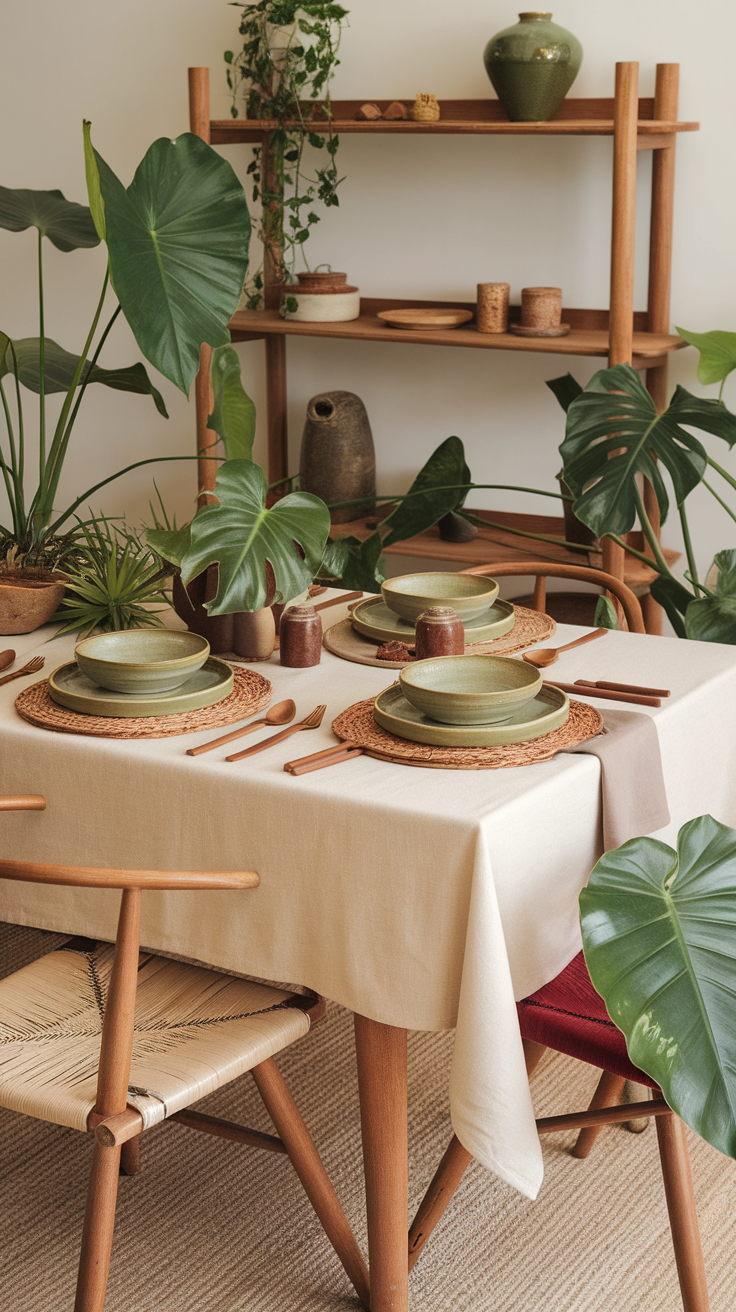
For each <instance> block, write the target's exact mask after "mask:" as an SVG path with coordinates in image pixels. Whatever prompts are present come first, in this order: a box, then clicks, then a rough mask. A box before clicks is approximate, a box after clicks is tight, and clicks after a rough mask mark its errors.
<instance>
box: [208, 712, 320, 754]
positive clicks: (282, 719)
mask: <svg viewBox="0 0 736 1312" xmlns="http://www.w3.org/2000/svg"><path fill="white" fill-rule="evenodd" d="M295 715H296V703H295V702H292V701H285V702H277V703H276V705H275V706H271V707H270V709H269V710H268V711H267V712H266V714H265V715H264V717H263V719H262V720H254V721H253V723H252V724H246V726H245V728H244V729H234V730H233V732H232V733H226V734H225V735H224V736H223V737H222V738H213V739H212V740H211V742H208V743H202V746H201V747H188V748H187V756H199V755H200V754H201V753H202V752H209V751H211V750H212V748H213V747H224V746H225V743H232V742H234V741H235V739H236V738H242V737H244V735H245V734H246V733H250V731H251V729H258V728H259V727H260V726H261V725H262V724H288V723H289V721H290V720H293V719H294V716H295Z"/></svg>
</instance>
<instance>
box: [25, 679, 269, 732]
mask: <svg viewBox="0 0 736 1312" xmlns="http://www.w3.org/2000/svg"><path fill="white" fill-rule="evenodd" d="M233 676H234V682H233V690H232V692H231V693H228V695H227V697H224V698H223V700H222V701H221V702H216V703H215V705H214V706H204V707H203V708H202V710H200V711H178V712H177V713H176V714H175V715H145V716H131V717H129V718H125V719H120V718H117V717H113V716H107V715H81V714H80V713H79V711H69V710H67V709H66V707H64V706H57V704H56V702H53V701H52V700H51V698H50V697H49V683H48V679H41V680H40V682H39V683H34V684H32V685H31V687H30V688H24V689H23V692H21V693H19V694H18V696H17V697H16V699H15V709H16V711H17V712H18V714H19V715H21V716H22V717H23V719H24V720H28V722H29V724H35V725H37V726H38V728H40V729H51V730H53V732H54V733H79V734H87V735H88V736H91V737H94V738H172V737H174V736H175V735H176V734H182V733H197V731H198V730H200V729H220V728H222V727H223V726H224V725H226V724H232V723H233V722H234V721H235V720H246V719H247V718H248V716H249V715H254V714H255V712H256V711H260V710H262V709H263V707H264V706H268V703H269V702H270V700H271V684H270V682H269V680H268V679H264V677H263V675H262V674H257V673H256V671H255V670H247V669H242V668H240V667H236V668H235V669H234V670H233Z"/></svg>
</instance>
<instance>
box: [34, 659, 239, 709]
mask: <svg viewBox="0 0 736 1312" xmlns="http://www.w3.org/2000/svg"><path fill="white" fill-rule="evenodd" d="M232 689H233V671H232V666H231V665H228V664H227V663H226V662H225V661H221V660H218V658H217V657H216V656H209V657H208V658H207V660H206V662H205V664H204V665H203V666H202V668H201V670H197V673H196V674H193V675H192V677H191V679H188V680H187V682H186V683H185V684H184V685H183V686H182V687H180V688H177V689H176V690H175V691H174V692H160V693H146V694H144V695H141V694H139V693H130V692H110V691H109V690H108V689H107V688H98V686H97V684H96V683H93V682H92V680H91V679H88V678H87V676H86V674H82V671H81V670H80V668H79V666H78V665H77V664H76V662H75V661H72V662H71V663H70V664H69V665H60V666H59V668H58V670H54V672H53V674H51V675H50V676H49V696H50V697H51V700H52V701H55V702H57V703H58V705H59V706H66V707H68V709H69V710H71V711H81V713H82V714H83V715H111V716H116V717H122V716H133V715H176V713H177V711H199V710H201V709H202V707H203V706H214V705H215V703H216V702H221V701H222V699H223V697H227V695H228V693H230V692H232Z"/></svg>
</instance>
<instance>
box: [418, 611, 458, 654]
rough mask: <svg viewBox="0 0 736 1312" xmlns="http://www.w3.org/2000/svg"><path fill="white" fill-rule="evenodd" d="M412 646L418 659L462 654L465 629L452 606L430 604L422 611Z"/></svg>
mask: <svg viewBox="0 0 736 1312" xmlns="http://www.w3.org/2000/svg"><path fill="white" fill-rule="evenodd" d="M414 647H415V651H416V658H417V660H418V661H426V660H428V659H429V657H430V656H462V655H463V654H464V652H465V629H464V627H463V622H462V620H461V619H460V618H459V617H458V615H457V613H456V611H454V610H453V609H452V606H430V608H429V610H425V611H423V612H422V614H421V615H420V616H419V619H418V620H417V623H416V628H415V631H414Z"/></svg>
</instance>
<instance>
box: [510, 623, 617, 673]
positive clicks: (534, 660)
mask: <svg viewBox="0 0 736 1312" xmlns="http://www.w3.org/2000/svg"><path fill="white" fill-rule="evenodd" d="M606 633H608V629H594V630H593V632H592V633H586V635H585V637H584V638H576V639H575V641H574V642H566V643H565V645H564V647H538V648H537V649H536V651H525V652H524V654H523V659H524V660H525V661H528V662H529V664H530V665H536V667H537V669H538V670H544V669H545V668H546V667H547V666H548V665H552V664H553V663H554V662H555V661H556V660H557V657H558V656H559V654H560V652H561V651H572V649H573V647H582V645H583V643H585V642H592V641H593V639H594V638H602V637H603V635H604V634H606Z"/></svg>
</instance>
